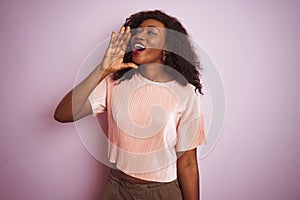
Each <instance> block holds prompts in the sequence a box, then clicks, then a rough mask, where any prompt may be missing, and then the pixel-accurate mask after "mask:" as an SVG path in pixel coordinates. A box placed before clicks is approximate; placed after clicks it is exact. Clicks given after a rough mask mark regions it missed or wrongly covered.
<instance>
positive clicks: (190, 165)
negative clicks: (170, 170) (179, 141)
mask: <svg viewBox="0 0 300 200" xmlns="http://www.w3.org/2000/svg"><path fill="white" fill-rule="evenodd" d="M177 177H178V181H179V185H180V189H181V192H182V196H183V199H184V200H199V196H200V194H199V171H198V163H197V149H196V148H194V149H191V150H188V151H186V152H184V153H183V154H182V155H181V156H180V157H179V158H178V160H177Z"/></svg>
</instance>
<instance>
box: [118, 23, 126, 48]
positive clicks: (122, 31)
mask: <svg viewBox="0 0 300 200" xmlns="http://www.w3.org/2000/svg"><path fill="white" fill-rule="evenodd" d="M125 30H126V28H125V27H124V26H122V28H121V29H120V32H119V34H118V37H117V39H116V47H118V46H119V45H120V42H121V41H122V40H123V38H124V35H125V33H126V32H125Z"/></svg>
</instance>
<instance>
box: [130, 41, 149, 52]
mask: <svg viewBox="0 0 300 200" xmlns="http://www.w3.org/2000/svg"><path fill="white" fill-rule="evenodd" d="M145 49H146V47H145V46H144V45H143V44H140V43H135V44H134V45H133V48H132V53H133V54H138V53H141V52H143V51H144V50H145Z"/></svg>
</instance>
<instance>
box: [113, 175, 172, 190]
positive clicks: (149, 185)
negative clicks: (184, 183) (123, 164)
mask: <svg viewBox="0 0 300 200" xmlns="http://www.w3.org/2000/svg"><path fill="white" fill-rule="evenodd" d="M108 179H109V180H111V181H112V182H115V183H117V184H120V185H123V186H127V187H131V188H155V187H161V186H166V185H169V184H174V183H176V184H178V180H177V179H175V180H174V181H171V182H153V183H130V182H128V181H125V180H122V179H120V178H119V177H117V176H115V175H113V174H112V173H110V174H109V176H108Z"/></svg>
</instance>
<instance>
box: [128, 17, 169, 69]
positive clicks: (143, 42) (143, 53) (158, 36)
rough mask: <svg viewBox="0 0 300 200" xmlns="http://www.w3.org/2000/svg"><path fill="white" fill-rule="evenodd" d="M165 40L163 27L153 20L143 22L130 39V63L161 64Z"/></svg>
mask: <svg viewBox="0 0 300 200" xmlns="http://www.w3.org/2000/svg"><path fill="white" fill-rule="evenodd" d="M165 40H166V31H165V25H164V24H163V23H161V22H160V21H158V20H155V19H147V20H145V21H143V22H142V23H141V24H140V26H139V27H138V28H137V29H136V34H135V35H133V36H132V38H131V47H132V61H133V62H134V63H136V64H149V63H160V64H161V63H162V59H161V55H162V49H164V46H165Z"/></svg>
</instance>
